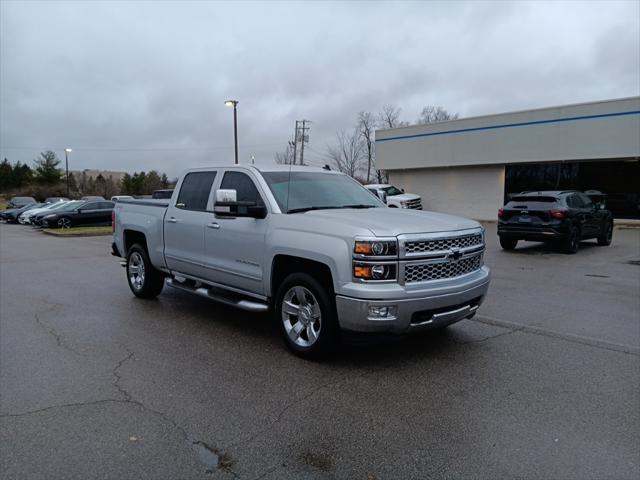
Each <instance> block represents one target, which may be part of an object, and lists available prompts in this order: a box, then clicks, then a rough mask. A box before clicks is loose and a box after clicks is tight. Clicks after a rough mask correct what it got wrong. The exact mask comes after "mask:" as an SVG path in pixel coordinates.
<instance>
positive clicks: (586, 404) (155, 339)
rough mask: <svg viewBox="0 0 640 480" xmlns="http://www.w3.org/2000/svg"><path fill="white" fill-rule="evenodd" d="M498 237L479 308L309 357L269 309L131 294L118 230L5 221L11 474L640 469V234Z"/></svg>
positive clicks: (1, 307)
mask: <svg viewBox="0 0 640 480" xmlns="http://www.w3.org/2000/svg"><path fill="white" fill-rule="evenodd" d="M488 240H489V245H488V251H487V255H486V263H488V264H489V265H490V266H491V267H492V269H493V283H492V287H491V290H490V296H489V299H488V300H487V302H486V303H485V305H484V306H483V307H482V308H481V310H480V313H479V315H478V316H477V317H476V318H475V319H473V320H465V321H463V322H460V323H458V324H456V325H454V326H452V327H450V328H449V329H447V330H446V331H445V332H443V333H440V334H433V335H421V336H418V337H412V338H408V339H405V340H403V341H394V342H389V343H383V344H374V345H364V346H363V345H358V346H349V347H346V348H343V349H342V351H341V352H339V353H338V354H336V355H335V357H334V358H332V359H331V360H330V361H328V362H326V363H311V362H306V361H303V360H300V359H298V358H296V357H294V356H292V355H291V354H289V353H288V351H287V350H286V349H285V348H284V345H283V343H282V341H281V339H280V337H279V332H278V329H277V325H275V324H274V323H273V322H271V321H270V319H269V317H268V316H266V315H255V314H248V313H244V312H240V311H236V310H233V309H230V308H227V307H225V306H222V305H219V304H216V303H213V302H209V301H207V300H205V299H201V298H199V297H195V296H191V295H189V294H187V293H182V292H179V291H175V290H171V289H170V288H165V291H164V292H163V294H162V295H161V296H160V297H159V299H158V300H156V301H142V300H138V299H136V298H134V297H133V295H132V294H131V293H130V291H129V288H128V286H127V284H126V281H125V278H124V271H123V269H122V267H120V265H119V262H118V260H117V259H115V258H114V257H111V256H110V255H109V245H110V242H111V239H110V237H93V238H66V239H65V238H54V237H49V236H46V235H42V234H40V233H39V232H36V231H33V230H31V229H29V228H24V227H21V226H16V225H0V300H1V301H0V468H1V471H0V474H1V476H2V478H3V479H40V478H42V479H45V478H46V479H57V478H59V479H75V478H77V479H88V478H107V479H116V478H117V479H128V478H149V479H163V478H167V479H176V478H182V479H191V478H194V479H196V478H242V479H257V478H265V479H267V478H268V479H283V478H345V479H363V480H371V479H395V478H398V479H407V478H431V477H434V478H545V479H572V478H575V479H587V478H593V479H605V478H612V479H614V478H615V479H623V478H633V479H636V478H640V298H639V292H640V265H638V264H637V263H634V262H638V261H639V260H640V230H638V229H625V230H616V231H615V234H614V243H613V245H612V246H611V247H597V246H596V245H595V242H585V243H584V244H583V245H582V247H581V250H580V251H579V252H578V254H577V255H574V256H570V255H564V254H562V253H556V252H554V251H553V250H551V249H549V248H546V247H544V246H541V245H540V244H533V243H531V244H526V245H524V246H523V247H522V248H518V250H516V251H515V252H503V251H501V250H500V249H499V248H498V246H497V241H496V238H495V227H494V226H491V225H489V226H488Z"/></svg>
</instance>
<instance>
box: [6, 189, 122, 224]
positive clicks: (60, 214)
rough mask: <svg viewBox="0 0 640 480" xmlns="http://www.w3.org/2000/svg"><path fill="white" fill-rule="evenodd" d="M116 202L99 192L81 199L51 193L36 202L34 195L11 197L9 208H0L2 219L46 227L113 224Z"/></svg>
mask: <svg viewBox="0 0 640 480" xmlns="http://www.w3.org/2000/svg"><path fill="white" fill-rule="evenodd" d="M114 205H115V202H113V201H109V200H105V199H104V198H103V197H99V196H87V197H83V198H82V199H80V200H69V199H68V198H64V197H50V198H47V199H45V201H44V202H36V201H35V199H33V198H31V197H14V198H12V199H11V200H10V201H9V204H8V207H9V208H8V209H7V210H4V211H2V212H0V220H3V221H5V222H7V223H21V224H23V225H33V226H34V227H46V228H70V227H76V226H95V225H110V224H111V212H112V211H113V207H114Z"/></svg>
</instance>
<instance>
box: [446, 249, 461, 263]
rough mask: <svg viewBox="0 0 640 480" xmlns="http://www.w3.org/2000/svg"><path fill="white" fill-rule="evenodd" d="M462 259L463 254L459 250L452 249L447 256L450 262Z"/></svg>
mask: <svg viewBox="0 0 640 480" xmlns="http://www.w3.org/2000/svg"><path fill="white" fill-rule="evenodd" d="M460 257H462V252H461V251H460V249H459V248H452V249H451V250H449V253H448V254H447V258H448V259H449V260H454V261H455V260H460Z"/></svg>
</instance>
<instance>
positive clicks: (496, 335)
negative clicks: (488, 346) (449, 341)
mask: <svg viewBox="0 0 640 480" xmlns="http://www.w3.org/2000/svg"><path fill="white" fill-rule="evenodd" d="M494 326H497V325H494ZM500 328H506V327H500ZM523 329H524V327H517V328H510V329H507V331H506V332H500V333H496V334H495V335H489V336H488V337H485V338H481V339H479V340H468V341H466V342H465V341H462V342H461V341H459V340H456V339H455V338H454V339H453V342H454V343H457V344H458V345H470V344H472V343H482V342H486V341H487V340H493V339H494V338H498V337H504V336H506V335H511V334H513V333H516V332H521V331H522V330H523Z"/></svg>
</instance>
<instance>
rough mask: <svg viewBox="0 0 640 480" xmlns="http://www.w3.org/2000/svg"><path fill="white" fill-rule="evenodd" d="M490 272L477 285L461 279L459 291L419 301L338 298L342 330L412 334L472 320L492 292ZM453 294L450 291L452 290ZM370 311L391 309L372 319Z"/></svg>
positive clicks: (478, 278)
mask: <svg viewBox="0 0 640 480" xmlns="http://www.w3.org/2000/svg"><path fill="white" fill-rule="evenodd" d="M489 279H490V271H489V268H488V267H486V266H484V267H482V269H481V270H480V275H478V274H477V272H476V273H475V274H473V281H465V280H464V277H461V278H460V279H459V280H460V285H459V289H456V290H455V291H448V292H447V293H436V292H434V293H433V294H432V295H423V296H420V297H419V298H415V297H412V298H406V297H405V298H391V299H385V300H379V299H363V298H353V297H347V296H343V295H337V296H336V308H337V312H338V321H339V323H340V327H341V328H343V329H345V330H351V331H355V332H390V333H397V334H402V333H408V332H412V331H418V330H429V329H433V328H438V327H443V326H446V325H450V324H452V323H455V322H458V321H460V320H464V319H465V318H468V317H470V316H472V315H473V314H474V313H475V312H476V310H477V309H478V307H480V305H481V304H482V302H483V301H484V298H485V297H486V295H487V291H488V289H489ZM449 290H450V289H449ZM370 307H389V308H390V311H391V312H392V313H390V315H389V316H387V317H384V318H376V317H372V316H370Z"/></svg>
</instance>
